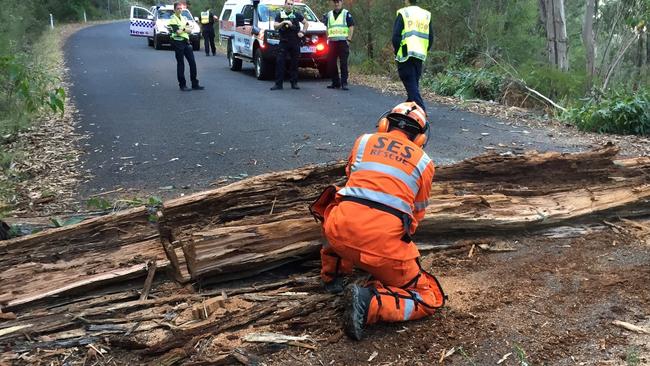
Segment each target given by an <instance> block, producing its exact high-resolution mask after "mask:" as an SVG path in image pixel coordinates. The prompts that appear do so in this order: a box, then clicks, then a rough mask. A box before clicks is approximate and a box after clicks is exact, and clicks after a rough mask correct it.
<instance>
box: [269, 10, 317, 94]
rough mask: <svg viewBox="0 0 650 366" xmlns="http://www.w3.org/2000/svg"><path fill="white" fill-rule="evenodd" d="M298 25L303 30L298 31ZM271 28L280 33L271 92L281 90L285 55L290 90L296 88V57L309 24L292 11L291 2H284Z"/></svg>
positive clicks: (298, 54)
mask: <svg viewBox="0 0 650 366" xmlns="http://www.w3.org/2000/svg"><path fill="white" fill-rule="evenodd" d="M300 23H302V25H303V27H304V28H303V30H302V31H301V30H300ZM273 28H274V29H275V30H277V31H279V32H280V47H279V48H278V53H277V55H276V61H275V85H274V86H273V87H272V88H271V90H281V89H282V83H283V82H284V65H285V61H286V59H287V55H289V57H291V60H290V68H289V71H290V75H289V76H290V79H289V80H290V81H291V89H300V88H299V87H298V57H299V56H300V39H301V38H302V37H304V36H305V33H304V32H307V28H309V23H308V22H307V20H306V19H305V17H304V16H303V15H302V14H300V13H298V12H297V11H294V9H293V0H284V9H282V11H280V12H279V13H278V15H276V17H275V21H274V22H273Z"/></svg>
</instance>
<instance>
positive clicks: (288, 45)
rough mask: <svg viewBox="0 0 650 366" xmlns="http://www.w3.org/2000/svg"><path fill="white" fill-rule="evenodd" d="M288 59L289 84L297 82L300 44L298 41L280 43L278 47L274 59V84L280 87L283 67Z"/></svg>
mask: <svg viewBox="0 0 650 366" xmlns="http://www.w3.org/2000/svg"><path fill="white" fill-rule="evenodd" d="M287 56H289V58H290V61H289V62H290V64H289V80H290V81H291V84H295V83H297V82H298V57H299V56H300V42H299V41H295V42H292V41H280V47H279V48H278V53H277V55H276V58H275V84H276V85H282V82H283V81H284V65H285V62H286V60H287Z"/></svg>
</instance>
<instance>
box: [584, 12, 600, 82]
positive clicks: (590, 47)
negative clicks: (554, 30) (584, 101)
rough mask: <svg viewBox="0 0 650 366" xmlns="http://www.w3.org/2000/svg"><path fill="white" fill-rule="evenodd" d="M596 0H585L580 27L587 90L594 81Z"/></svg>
mask: <svg viewBox="0 0 650 366" xmlns="http://www.w3.org/2000/svg"><path fill="white" fill-rule="evenodd" d="M597 3H598V1H597V0H587V7H586V9H585V20H584V23H583V27H582V41H583V43H584V46H585V57H586V66H587V90H591V88H592V87H593V83H594V74H595V73H596V69H595V58H596V39H595V32H594V23H595V21H596V9H597V7H598V5H597Z"/></svg>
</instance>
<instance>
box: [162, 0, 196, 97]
mask: <svg viewBox="0 0 650 366" xmlns="http://www.w3.org/2000/svg"><path fill="white" fill-rule="evenodd" d="M182 11H183V4H181V3H179V2H176V3H174V15H172V17H171V19H170V20H169V25H168V27H169V28H170V30H171V39H172V46H173V47H174V51H175V53H176V77H177V78H178V87H179V88H180V89H181V90H182V91H190V90H192V89H194V90H203V89H204V88H203V87H202V86H201V85H199V80H198V79H197V78H196V61H195V60H194V50H193V49H192V45H191V44H190V35H189V33H188V32H189V31H190V30H191V25H190V23H189V21H188V20H187V19H185V18H184V17H183V15H182V14H181V13H182ZM183 57H185V58H186V59H187V63H188V64H189V65H190V80H191V81H192V89H190V88H188V87H187V81H186V80H185V60H183Z"/></svg>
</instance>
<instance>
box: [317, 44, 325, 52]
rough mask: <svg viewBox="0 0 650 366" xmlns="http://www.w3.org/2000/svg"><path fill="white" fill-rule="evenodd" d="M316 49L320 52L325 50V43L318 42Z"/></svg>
mask: <svg viewBox="0 0 650 366" xmlns="http://www.w3.org/2000/svg"><path fill="white" fill-rule="evenodd" d="M316 51H318V52H322V51H325V44H324V43H319V44H317V45H316Z"/></svg>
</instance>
